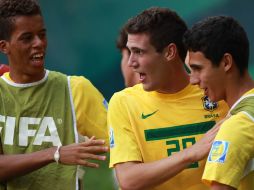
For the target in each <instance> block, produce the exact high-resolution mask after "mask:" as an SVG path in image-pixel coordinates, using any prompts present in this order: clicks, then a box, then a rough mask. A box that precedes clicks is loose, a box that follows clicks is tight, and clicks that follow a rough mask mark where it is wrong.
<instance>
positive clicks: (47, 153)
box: [0, 147, 56, 181]
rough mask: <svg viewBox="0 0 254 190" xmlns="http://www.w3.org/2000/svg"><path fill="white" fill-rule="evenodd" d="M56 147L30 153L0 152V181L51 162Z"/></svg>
mask: <svg viewBox="0 0 254 190" xmlns="http://www.w3.org/2000/svg"><path fill="white" fill-rule="evenodd" d="M55 149H56V147H52V148H49V149H45V150H42V151H38V152H34V153H30V154H18V155H2V154H0V181H6V180H9V179H11V178H14V177H17V176H21V175H25V174H27V173H29V172H32V171H35V170H37V169H39V168H41V167H43V166H45V165H47V164H49V163H51V162H54V159H53V155H54V152H55Z"/></svg>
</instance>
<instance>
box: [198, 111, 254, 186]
mask: <svg viewBox="0 0 254 190" xmlns="http://www.w3.org/2000/svg"><path fill="white" fill-rule="evenodd" d="M253 134H254V122H253V118H251V117H250V116H248V115H247V114H246V113H244V112H240V113H238V114H236V115H233V116H231V117H230V118H229V119H228V120H226V121H225V122H224V123H223V124H222V125H221V128H220V130H219V132H218V134H217V136H216V138H215V140H214V142H213V145H212V148H211V150H210V153H209V156H208V159H207V162H206V166H205V170H204V173H203V177H202V179H203V181H204V183H207V184H211V182H212V181H216V182H218V183H221V184H225V185H229V186H232V187H234V188H237V187H238V186H239V184H240V180H241V178H242V176H243V174H244V170H245V166H246V165H247V163H248V161H249V160H250V159H251V158H253V156H254V149H253V147H254V136H253Z"/></svg>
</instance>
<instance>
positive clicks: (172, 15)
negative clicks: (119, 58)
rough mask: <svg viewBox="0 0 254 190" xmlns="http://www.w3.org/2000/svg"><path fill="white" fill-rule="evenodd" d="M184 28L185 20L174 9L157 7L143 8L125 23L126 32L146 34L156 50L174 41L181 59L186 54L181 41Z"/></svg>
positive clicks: (160, 50)
mask: <svg viewBox="0 0 254 190" xmlns="http://www.w3.org/2000/svg"><path fill="white" fill-rule="evenodd" d="M186 30H187V26H186V24H185V22H184V21H183V20H182V19H181V18H180V17H179V16H178V15H177V13H176V12H175V11H172V10H170V9H168V8H159V7H152V8H150V9H146V10H144V11H143V12H142V13H140V14H139V15H137V16H136V17H133V18H131V19H130V20H128V22H127V24H126V31H127V33H128V34H139V33H146V34H148V35H149V37H150V42H151V44H152V45H153V46H154V47H155V49H156V51H157V52H162V51H163V49H164V48H165V47H167V46H168V45H169V44H170V43H174V44H175V45H176V47H177V51H178V54H179V56H180V57H181V59H182V60H184V59H185V56H186V49H185V47H184V45H183V43H182V38H183V34H184V32H185V31H186Z"/></svg>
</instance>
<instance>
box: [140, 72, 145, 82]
mask: <svg viewBox="0 0 254 190" xmlns="http://www.w3.org/2000/svg"><path fill="white" fill-rule="evenodd" d="M145 78H146V74H145V73H139V80H140V82H143V81H144V80H145Z"/></svg>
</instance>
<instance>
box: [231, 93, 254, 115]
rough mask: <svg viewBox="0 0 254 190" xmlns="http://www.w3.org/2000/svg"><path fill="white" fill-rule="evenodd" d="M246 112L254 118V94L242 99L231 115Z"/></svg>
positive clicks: (233, 108) (232, 109)
mask: <svg viewBox="0 0 254 190" xmlns="http://www.w3.org/2000/svg"><path fill="white" fill-rule="evenodd" d="M239 112H244V113H246V114H247V115H249V116H250V117H252V118H254V94H252V95H248V96H246V97H243V98H241V99H240V100H239V101H238V102H237V103H236V104H235V105H234V106H233V107H232V108H231V110H230V114H231V115H236V114H237V113H239Z"/></svg>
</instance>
